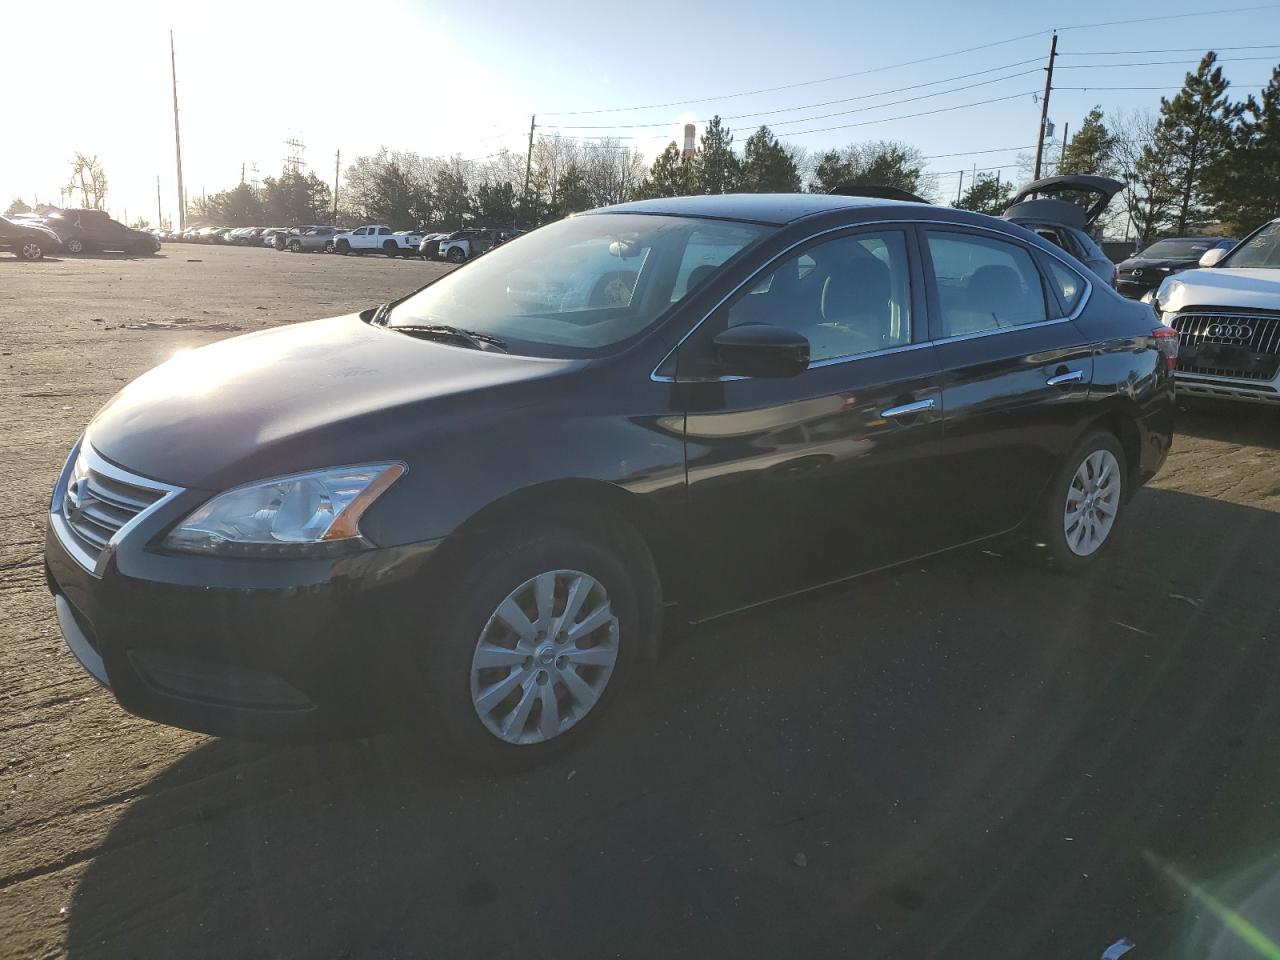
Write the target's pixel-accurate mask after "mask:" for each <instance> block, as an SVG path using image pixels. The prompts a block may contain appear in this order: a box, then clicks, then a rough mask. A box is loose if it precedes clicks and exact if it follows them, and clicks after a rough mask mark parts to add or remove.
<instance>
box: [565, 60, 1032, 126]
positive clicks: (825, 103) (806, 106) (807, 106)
mask: <svg viewBox="0 0 1280 960" xmlns="http://www.w3.org/2000/svg"><path fill="white" fill-rule="evenodd" d="M1039 62H1040V58H1039V57H1032V58H1031V59H1029V60H1016V61H1014V62H1013V63H1006V64H1003V65H1002V66H999V67H988V68H987V69H986V70H975V71H973V72H972V73H961V74H957V75H956V76H953V77H942V78H940V79H938V80H929V81H927V82H925V83H912V84H908V85H907V86H905V87H893V88H891V89H889V90H877V91H876V92H875V93H862V94H858V95H857V96H855V97H840V98H839V99H836V100H820V101H818V102H817V103H802V104H796V105H795V106H791V107H778V108H777V109H775V110H761V111H759V112H757V113H737V114H730V115H728V116H723V117H721V118H720V119H721V120H746V119H749V118H754V117H768V116H772V115H773V114H776V113H790V112H792V111H794V110H814V109H817V108H818V107H830V106H834V105H835V104H837V103H852V102H854V101H855V100H870V99H871V98H873V97H883V96H887V95H889V94H891V93H904V92H906V91H907V90H919V89H920V88H921V87H934V86H937V85H938V84H940V83H950V82H951V81H953V80H967V79H969V78H970V77H977V76H981V75H982V74H984V73H996V72H998V71H1000V70H1010V69H1012V68H1014V67H1022V66H1026V65H1027V64H1028V63H1039ZM1035 72H1036V71H1035V70H1027V71H1023V72H1022V73H1015V74H1011V75H1010V76H1014V77H1021V76H1025V75H1026V74H1028V73H1035ZM1007 79H1009V77H999V78H997V80H1007ZM997 80H987V81H984V83H996V82H997ZM980 85H981V84H972V85H971V87H972V86H980ZM971 87H958V88H957V89H959V90H968V89H971ZM953 92H955V91H951V90H940V91H938V92H937V93H935V94H931V96H939V97H940V96H942V94H944V93H953ZM894 102H896V103H907V102H909V101H907V100H899V101H894ZM882 106H887V104H882ZM691 122H692V123H706V122H707V121H706V120H693V121H691ZM671 124H672V121H670V120H660V121H658V122H656V123H613V124H594V125H590V124H588V125H577V126H571V125H562V124H544V125H543V126H544V127H547V128H549V129H556V130H642V129H645V128H649V127H663V128H666V127H670V126H671Z"/></svg>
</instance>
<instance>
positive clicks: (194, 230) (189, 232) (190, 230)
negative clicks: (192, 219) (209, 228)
mask: <svg viewBox="0 0 1280 960" xmlns="http://www.w3.org/2000/svg"><path fill="white" fill-rule="evenodd" d="M203 229H204V227H187V228H186V229H185V230H183V231H182V233H181V234H179V236H180V237H181V238H182V242H183V243H196V242H197V241H198V239H199V234H200V231H201V230H203Z"/></svg>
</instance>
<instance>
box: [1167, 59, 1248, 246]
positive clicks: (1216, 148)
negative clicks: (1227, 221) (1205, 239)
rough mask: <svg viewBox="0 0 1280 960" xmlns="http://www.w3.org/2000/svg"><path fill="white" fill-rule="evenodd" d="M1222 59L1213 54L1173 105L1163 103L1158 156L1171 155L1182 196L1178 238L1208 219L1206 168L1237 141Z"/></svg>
mask: <svg viewBox="0 0 1280 960" xmlns="http://www.w3.org/2000/svg"><path fill="white" fill-rule="evenodd" d="M1217 61H1218V55H1217V54H1216V53H1214V52H1213V51H1212V50H1210V51H1209V52H1208V53H1206V54H1205V55H1204V58H1203V59H1201V61H1200V66H1199V67H1197V68H1196V72H1195V73H1188V74H1187V78H1186V80H1185V81H1184V82H1183V85H1182V89H1181V90H1179V91H1178V94H1177V96H1175V97H1174V98H1173V99H1172V100H1169V99H1168V98H1166V97H1161V98H1160V114H1161V116H1160V122H1159V123H1158V124H1157V125H1156V131H1155V140H1156V144H1155V147H1156V151H1157V152H1160V151H1165V150H1167V151H1168V153H1169V156H1170V157H1171V158H1172V168H1173V170H1172V172H1173V184H1174V187H1175V188H1176V191H1177V196H1178V200H1177V216H1176V218H1175V227H1176V230H1177V232H1178V233H1180V234H1182V233H1186V231H1187V227H1189V226H1193V225H1195V224H1197V223H1202V222H1204V221H1205V220H1206V219H1207V218H1208V211H1207V210H1206V209H1205V206H1204V204H1205V201H1206V197H1205V196H1204V185H1203V180H1204V173H1205V169H1206V168H1207V167H1208V166H1209V165H1210V164H1211V163H1212V162H1213V161H1215V160H1217V159H1218V157H1219V156H1221V154H1222V153H1223V151H1225V150H1226V149H1227V148H1228V146H1229V145H1230V142H1231V126H1232V120H1233V116H1234V114H1235V113H1236V108H1234V107H1232V105H1231V102H1230V101H1229V100H1228V99H1227V87H1228V86H1229V84H1228V83H1227V80H1226V79H1225V78H1224V77H1223V76H1222V68H1221V67H1218V66H1215V64H1216V63H1217Z"/></svg>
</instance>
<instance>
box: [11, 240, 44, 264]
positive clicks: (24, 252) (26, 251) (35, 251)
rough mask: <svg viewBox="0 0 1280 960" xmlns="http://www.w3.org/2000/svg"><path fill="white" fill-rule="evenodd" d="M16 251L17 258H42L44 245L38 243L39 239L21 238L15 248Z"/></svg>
mask: <svg viewBox="0 0 1280 960" xmlns="http://www.w3.org/2000/svg"><path fill="white" fill-rule="evenodd" d="M16 252H17V254H18V257H19V259H22V260H43V259H44V247H42V246H41V245H40V241H39V240H23V241H22V243H20V244H19V245H18V246H17V248H16Z"/></svg>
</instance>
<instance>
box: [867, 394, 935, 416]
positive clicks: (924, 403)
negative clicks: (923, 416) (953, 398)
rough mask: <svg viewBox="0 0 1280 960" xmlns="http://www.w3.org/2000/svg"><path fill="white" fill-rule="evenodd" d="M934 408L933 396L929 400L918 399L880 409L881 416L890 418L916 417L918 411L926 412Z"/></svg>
mask: <svg viewBox="0 0 1280 960" xmlns="http://www.w3.org/2000/svg"><path fill="white" fill-rule="evenodd" d="M932 409H933V397H929V398H928V399H927V400H917V401H915V402H914V403H904V404H902V405H901V406H899V407H889V409H887V410H881V411H880V418H881V419H882V420H888V419H889V418H890V417H914V416H915V415H916V414H917V413H924V412H925V411H926V410H932Z"/></svg>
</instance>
